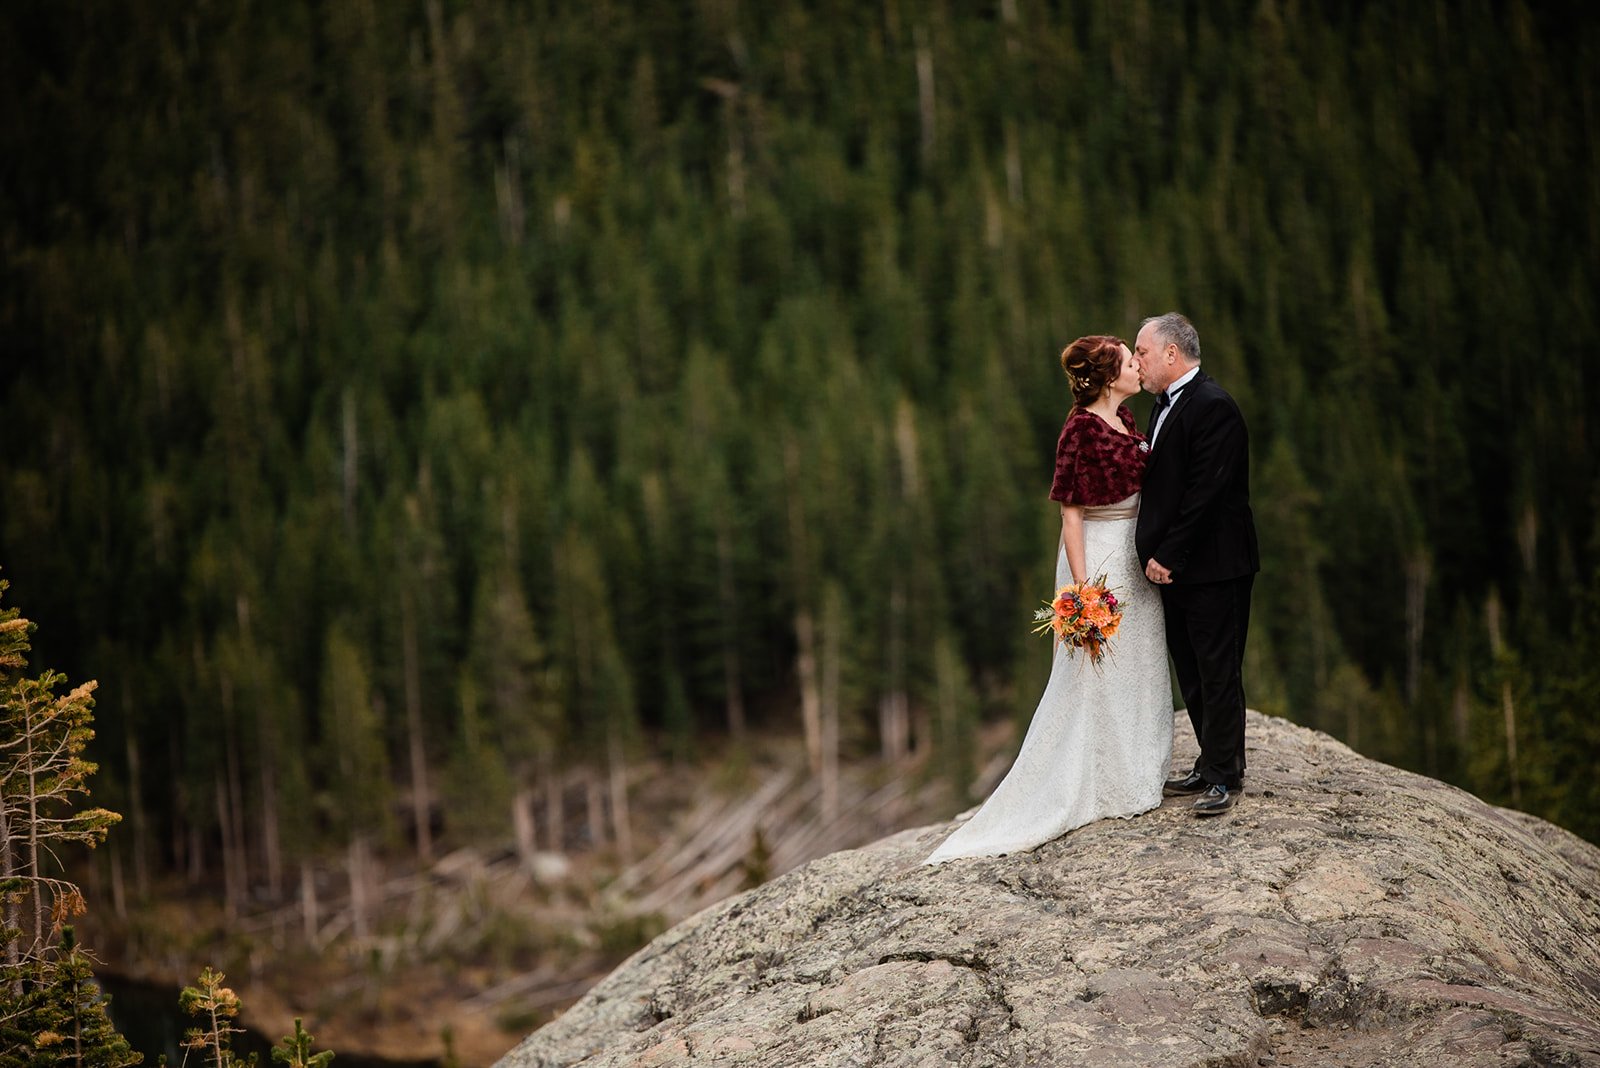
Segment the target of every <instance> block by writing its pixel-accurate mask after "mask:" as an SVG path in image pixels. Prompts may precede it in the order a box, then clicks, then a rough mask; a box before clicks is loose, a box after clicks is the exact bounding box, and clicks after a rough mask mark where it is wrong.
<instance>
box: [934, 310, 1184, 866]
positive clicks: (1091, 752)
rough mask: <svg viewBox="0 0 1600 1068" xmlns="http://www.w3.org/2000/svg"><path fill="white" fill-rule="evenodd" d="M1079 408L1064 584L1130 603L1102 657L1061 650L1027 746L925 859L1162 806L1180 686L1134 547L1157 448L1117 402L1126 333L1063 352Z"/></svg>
mask: <svg viewBox="0 0 1600 1068" xmlns="http://www.w3.org/2000/svg"><path fill="white" fill-rule="evenodd" d="M1061 366H1062V368H1063V369H1064V370H1065V371H1066V372H1067V379H1068V381H1069V382H1070V383H1071V386H1072V397H1073V400H1074V401H1075V402H1076V403H1075V404H1074V405H1073V408H1072V411H1071V413H1069V414H1068V416H1067V421H1066V425H1065V426H1063V427H1062V428H1061V439H1060V441H1059V442H1058V443H1057V444H1056V477H1055V485H1054V487H1053V488H1052V489H1051V491H1050V497H1051V499H1052V500H1055V501H1059V502H1060V504H1061V540H1060V543H1059V545H1058V546H1057V553H1056V586H1057V587H1058V588H1059V587H1060V586H1062V585H1064V584H1065V583H1067V582H1083V581H1086V580H1088V581H1092V580H1094V579H1096V578H1098V577H1099V575H1100V573H1101V572H1104V573H1105V575H1106V584H1107V585H1108V586H1110V587H1111V588H1112V590H1113V591H1115V593H1116V595H1117V600H1118V601H1120V602H1121V604H1122V621H1121V626H1120V628H1119V630H1118V632H1117V636H1116V637H1115V638H1114V639H1113V640H1112V642H1111V646H1110V648H1109V650H1108V652H1107V655H1106V657H1105V659H1104V660H1103V661H1102V662H1101V663H1100V664H1099V665H1093V664H1090V663H1089V661H1088V657H1087V655H1085V654H1084V653H1082V652H1076V653H1075V651H1074V650H1072V649H1070V648H1068V647H1066V646H1064V645H1063V644H1061V642H1060V641H1059V639H1058V640H1057V642H1056V647H1055V653H1054V656H1055V660H1054V663H1053V665H1052V667H1051V670H1050V681H1049V682H1048V683H1047V684H1046V685H1045V690H1044V695H1043V696H1042V697H1040V698H1039V707H1038V709H1037V710H1036V711H1035V712H1034V714H1033V722H1032V724H1030V725H1029V727H1028V735H1027V737H1026V738H1024V739H1023V742H1022V749H1021V751H1020V752H1018V753H1017V759H1016V762H1015V763H1014V764H1012V766H1011V770H1010V771H1009V772H1008V773H1007V774H1006V777H1005V779H1004V781H1002V782H1001V783H1000V785H999V786H998V787H996V788H995V791H994V793H993V794H991V795H990V796H989V799H988V800H987V801H985V802H984V803H983V807H981V808H979V809H978V810H977V812H976V813H975V814H974V815H973V816H972V818H970V819H969V820H967V821H966V822H965V823H963V824H961V825H960V826H959V827H957V828H956V830H955V832H954V833H953V834H951V835H950V837H949V838H947V839H945V841H944V843H943V844H942V845H940V846H939V848H938V849H936V850H934V851H933V853H932V855H930V856H929V857H928V859H927V860H925V861H924V862H923V863H925V864H936V863H938V862H940V861H945V860H951V859H953V858H955V857H986V856H999V855H1002V854H1005V853H1015V852H1019V851H1021V850H1026V849H1032V848H1033V847H1034V846H1037V845H1040V844H1042V843H1044V842H1048V841H1050V840H1051V839H1052V838H1055V837H1057V836H1059V835H1061V834H1064V833H1066V832H1067V831H1070V830H1072V829H1073V828H1074V827H1081V826H1083V825H1084V824H1086V823H1089V822H1091V821H1093V820H1097V819H1100V818H1102V817H1104V816H1133V815H1136V814H1138V813H1140V812H1145V811H1148V810H1149V809H1152V808H1155V807H1156V806H1157V805H1159V804H1160V803H1161V786H1162V783H1163V782H1164V781H1165V779H1166V775H1167V765H1168V762H1169V761H1170V760H1171V757H1172V689H1171V685H1170V683H1169V682H1168V676H1167V652H1166V644H1165V639H1164V637H1163V626H1162V615H1161V597H1160V595H1159V593H1158V592H1157V590H1156V588H1155V587H1154V586H1152V585H1150V584H1149V582H1148V581H1146V579H1145V577H1144V571H1143V569H1142V568H1140V566H1139V559H1138V556H1137V554H1135V552H1134V548H1133V528H1134V522H1135V520H1136V518H1137V517H1138V514H1139V482H1140V479H1141V478H1142V477H1143V475H1144V462H1145V455H1146V453H1147V452H1148V451H1149V447H1148V446H1147V445H1146V444H1145V440H1144V438H1143V437H1142V436H1141V435H1140V434H1138V433H1137V432H1136V431H1135V430H1134V421H1133V414H1132V413H1131V412H1129V411H1128V409H1127V408H1126V407H1124V406H1123V403H1122V402H1123V401H1125V400H1127V399H1128V398H1129V397H1131V396H1133V395H1134V394H1135V393H1137V392H1138V391H1139V368H1138V365H1137V364H1136V363H1135V362H1134V359H1133V354H1132V353H1131V352H1129V351H1128V346H1127V344H1126V343H1125V342H1123V341H1122V340H1121V339H1120V338H1115V337H1106V336H1091V337H1081V338H1079V339H1078V340H1076V341H1074V342H1073V343H1072V344H1071V345H1068V346H1067V348H1066V351H1065V352H1063V353H1062V354H1061Z"/></svg>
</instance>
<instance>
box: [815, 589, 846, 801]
mask: <svg viewBox="0 0 1600 1068" xmlns="http://www.w3.org/2000/svg"><path fill="white" fill-rule="evenodd" d="M843 617H844V606H843V605H842V604H841V603H840V596H839V590H838V588H837V587H834V586H831V585H830V586H829V588H828V592H827V599H826V601H825V602H824V604H823V607H822V689H821V693H820V695H819V697H820V701H819V704H820V706H821V707H820V709H819V712H820V714H821V723H820V725H819V727H820V729H819V731H818V734H819V741H820V743H821V748H822V760H821V772H822V820H823V822H824V823H831V822H833V820H834V819H835V818H836V817H837V816H838V815H839V659H840V651H839V645H840V642H841V639H842V635H841V633H840V632H841V631H842V630H843V629H844V618H843Z"/></svg>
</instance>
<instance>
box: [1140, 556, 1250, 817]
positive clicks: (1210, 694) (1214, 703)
mask: <svg viewBox="0 0 1600 1068" xmlns="http://www.w3.org/2000/svg"><path fill="white" fill-rule="evenodd" d="M1255 578H1256V577H1255V576H1254V575H1246V576H1244V577H1243V578H1237V579H1227V580H1225V581H1223V582H1201V583H1194V584H1191V585H1185V584H1182V583H1175V584H1173V585H1170V586H1162V587H1161V607H1162V609H1163V610H1164V612H1165V613H1166V619H1167V651H1168V652H1169V653H1171V654H1172V666H1173V667H1174V668H1176V669H1177V672H1178V689H1179V690H1180V691H1181V692H1182V693H1183V700H1184V703H1185V704H1187V705H1188V706H1189V722H1190V723H1192V724H1193V725H1194V736H1195V739H1196V740H1197V741H1198V742H1199V743H1200V756H1199V758H1198V759H1196V760H1195V762H1194V770H1195V771H1197V772H1199V773H1200V777H1201V778H1203V779H1205V781H1206V782H1208V783H1216V784H1220V785H1223V786H1226V787H1228V789H1230V790H1236V789H1238V788H1239V787H1241V786H1243V785H1244V643H1245V637H1246V636H1247V635H1248V634H1249V631H1250V587H1251V586H1253V585H1254V584H1255Z"/></svg>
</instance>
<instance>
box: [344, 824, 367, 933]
mask: <svg viewBox="0 0 1600 1068" xmlns="http://www.w3.org/2000/svg"><path fill="white" fill-rule="evenodd" d="M347 867H348V869H349V876H350V930H351V933H352V934H353V935H354V936H355V938H356V940H357V941H358V942H364V941H366V938H367V931H368V926H367V911H368V909H369V907H370V906H369V904H368V902H367V839H366V836H365V835H361V834H356V835H351V837H350V850H349V859H348V862H347Z"/></svg>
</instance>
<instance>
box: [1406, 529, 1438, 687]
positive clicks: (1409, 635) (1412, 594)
mask: <svg viewBox="0 0 1600 1068" xmlns="http://www.w3.org/2000/svg"><path fill="white" fill-rule="evenodd" d="M1432 569H1433V560H1432V558H1431V557H1430V556H1429V554H1428V551H1427V550H1426V549H1418V550H1417V551H1416V552H1415V553H1414V554H1413V555H1412V556H1410V557H1408V558H1407V559H1406V704H1407V705H1409V706H1410V707H1412V708H1415V707H1416V705H1417V697H1418V694H1419V693H1420V692H1421V689H1422V629H1423V624H1424V621H1425V619H1426V615H1427V611H1426V610H1427V604H1428V576H1429V574H1430V573H1431V571H1432Z"/></svg>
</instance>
